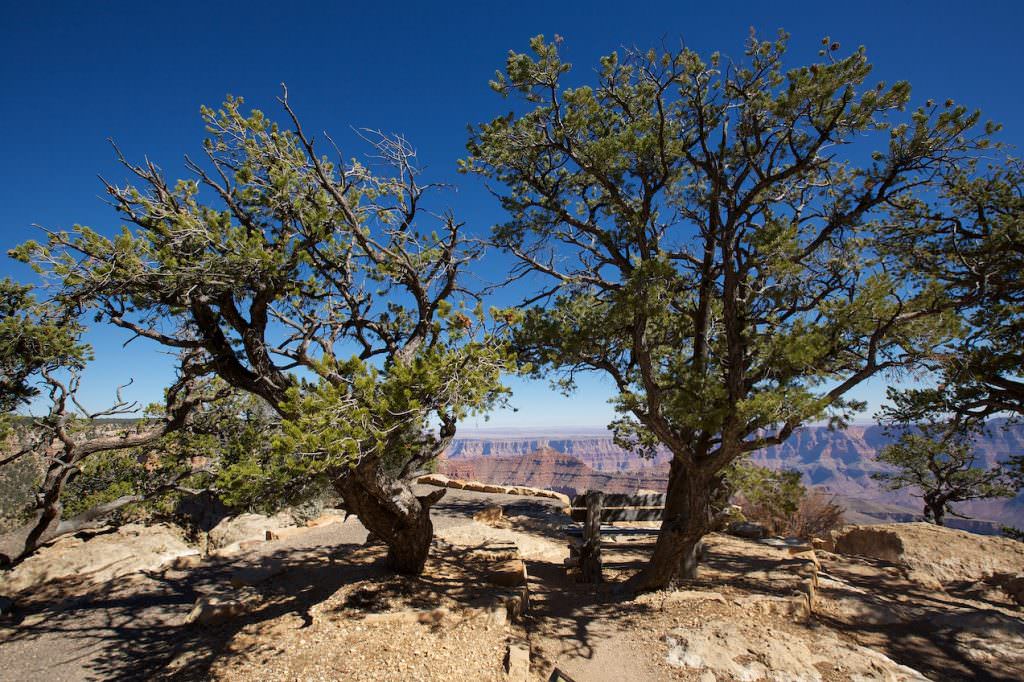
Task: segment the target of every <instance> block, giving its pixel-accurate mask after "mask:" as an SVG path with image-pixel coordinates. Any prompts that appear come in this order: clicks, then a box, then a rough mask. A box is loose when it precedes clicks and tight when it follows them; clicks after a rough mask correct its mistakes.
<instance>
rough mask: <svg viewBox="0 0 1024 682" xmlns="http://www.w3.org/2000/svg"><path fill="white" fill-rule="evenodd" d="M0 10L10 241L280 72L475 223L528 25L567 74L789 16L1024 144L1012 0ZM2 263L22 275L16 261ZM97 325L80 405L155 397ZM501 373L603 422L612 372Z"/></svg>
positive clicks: (96, 199)
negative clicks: (501, 93) (370, 136)
mask: <svg viewBox="0 0 1024 682" xmlns="http://www.w3.org/2000/svg"><path fill="white" fill-rule="evenodd" d="M2 16H3V20H2V22H0V83H2V84H3V87H2V90H0V129H2V130H3V131H4V135H5V139H4V141H3V147H2V150H3V151H2V153H0V234H2V239H3V245H4V247H5V248H9V247H11V246H13V245H15V244H17V243H20V242H21V241H24V240H25V239H29V238H32V237H38V231H37V230H35V229H34V228H33V227H32V225H33V224H34V223H38V224H41V225H45V226H47V227H51V228H63V227H70V226H71V225H72V224H74V223H81V224H86V225H90V226H92V227H94V228H97V229H100V230H104V231H107V230H111V229H115V228H116V227H117V226H118V222H117V219H116V216H115V215H114V213H113V211H112V210H111V209H110V208H109V207H108V206H106V205H105V204H104V203H103V201H102V199H101V198H100V195H101V194H102V187H101V185H100V183H99V181H98V180H97V178H96V176H97V175H98V174H101V175H104V176H105V177H107V178H108V179H110V180H111V181H114V182H119V181H122V180H124V171H123V170H122V169H121V168H119V167H118V166H117V165H116V163H115V162H114V159H113V156H112V153H111V150H110V147H109V146H108V144H107V142H106V139H107V138H108V137H112V138H114V139H116V141H117V142H118V144H119V145H120V146H121V148H122V149H123V150H124V151H125V153H126V154H127V155H128V156H129V158H133V159H140V158H141V157H142V156H143V155H148V156H149V157H150V158H151V159H153V160H154V161H157V162H158V163H159V164H160V165H161V166H162V167H163V168H164V169H165V170H166V171H167V172H168V174H169V175H178V174H182V166H181V159H182V156H183V155H184V154H185V153H195V152H196V151H198V150H199V143H200V141H201V138H202V136H203V130H202V125H201V123H200V122H199V119H198V108H199V105H200V104H217V103H219V102H220V101H221V100H222V99H223V96H224V95H225V94H226V93H232V94H235V95H242V96H244V97H245V98H246V100H247V102H248V103H249V104H252V105H253V106H256V107H258V108H261V109H264V110H265V111H267V112H268V113H271V114H272V115H274V116H277V115H278V114H277V110H276V109H275V103H274V98H275V97H276V96H277V95H278V94H279V84H280V83H281V82H287V84H288V87H289V90H290V93H291V99H292V102H293V104H294V106H295V107H296V108H297V110H298V111H299V113H300V114H301V116H302V117H303V120H304V125H305V126H306V128H307V129H308V130H313V131H319V130H324V129H326V130H329V131H332V132H333V133H334V134H335V135H336V136H337V137H340V138H341V139H345V137H344V136H345V135H346V134H349V133H350V132H351V128H352V127H356V128H358V127H371V128H380V129H382V130H385V131H391V132H399V133H402V134H404V135H405V136H406V137H408V139H410V140H411V141H412V142H413V143H414V145H415V146H416V147H417V148H418V150H419V153H420V159H421V161H422V162H423V163H425V164H426V165H427V166H428V169H429V172H430V175H431V179H434V180H439V181H450V182H453V183H455V184H456V185H457V190H456V191H453V192H452V193H451V195H450V196H449V197H448V199H447V203H449V204H450V205H451V207H452V208H454V209H455V210H456V211H457V213H458V215H459V216H460V217H461V219H463V220H465V221H466V222H467V224H468V225H469V226H470V228H471V229H472V230H475V231H479V232H480V233H481V234H483V233H486V231H487V230H488V229H489V227H490V226H491V225H492V224H494V223H495V222H497V221H500V220H501V219H502V215H501V212H500V210H499V208H498V206H497V205H496V202H495V201H494V200H493V199H492V198H491V197H490V196H489V195H488V194H487V193H486V192H485V191H484V189H483V187H482V184H481V183H480V182H479V181H478V180H476V179H474V178H466V177H463V176H459V175H457V174H456V172H455V163H456V160H457V159H458V158H460V157H461V156H463V155H464V153H465V149H464V145H465V141H466V126H467V125H468V124H471V123H477V122H480V121H484V120H489V119H490V118H492V117H494V116H495V115H498V114H501V113H504V112H505V111H507V109H508V108H509V104H508V103H507V102H505V101H503V100H502V99H501V98H500V97H498V96H497V95H495V94H494V93H492V92H491V91H490V89H489V88H488V87H487V81H488V79H490V78H492V77H493V74H494V71H495V69H497V68H499V67H500V66H501V65H502V64H503V61H504V57H505V54H506V52H507V51H508V50H509V49H517V50H520V51H522V50H524V49H526V46H527V41H528V39H529V38H530V36H533V35H535V34H537V33H544V34H545V35H548V36H551V35H553V34H555V33H558V34H560V35H562V36H563V37H564V39H565V42H564V43H563V55H564V57H565V58H566V59H567V60H569V61H571V62H573V63H574V64H575V65H576V67H577V76H581V75H585V74H588V73H590V71H591V69H592V67H593V65H595V64H596V63H597V59H598V57H599V56H600V55H602V54H606V53H607V52H610V51H611V50H614V49H616V48H617V47H619V46H622V45H636V46H640V47H647V46H650V45H655V44H658V43H660V42H661V41H662V40H667V41H670V42H675V41H676V40H677V39H678V38H680V37H682V38H683V39H685V41H686V42H687V43H688V44H689V45H690V46H691V47H693V48H695V49H697V50H699V51H701V52H704V53H708V52H711V51H714V50H720V51H722V52H723V53H726V54H733V55H738V54H740V52H741V49H742V45H743V41H744V40H745V38H746V37H747V34H748V31H749V28H750V27H751V26H753V27H754V28H755V29H757V31H758V32H759V33H760V34H761V35H764V36H773V35H774V34H775V32H776V30H777V29H778V28H780V27H781V28H785V29H786V30H787V31H789V32H790V33H791V34H792V39H791V50H790V54H789V58H790V59H791V60H792V63H793V64H797V63H799V62H800V61H804V60H809V59H813V58H814V57H815V56H816V53H817V49H818V47H819V40H820V38H821V37H822V36H824V35H830V36H832V38H833V39H835V40H838V41H840V42H841V43H842V45H843V47H844V49H845V48H853V47H855V46H856V45H860V44H863V45H866V46H867V47H868V54H869V57H870V59H871V60H872V61H873V63H874V64H875V76H876V77H877V78H879V79H884V80H888V81H893V80H897V79H906V80H909V81H910V82H911V83H912V84H913V87H914V100H915V101H916V102H923V101H924V100H926V99H928V98H934V99H937V100H944V99H946V98H949V97H952V98H954V99H955V100H957V101H958V102H962V103H964V104H967V105H969V106H972V107H978V108H980V109H981V110H982V111H983V113H984V114H985V117H986V118H990V119H993V120H996V121H1000V122H1002V123H1004V124H1005V126H1006V130H1005V133H1004V134H1003V136H1002V139H1003V140H1004V141H1006V142H1009V143H1011V144H1013V145H1016V146H1017V147H1018V148H1020V147H1021V146H1022V145H1021V143H1022V142H1024V122H1022V121H1021V120H1020V114H1019V112H1021V111H1024V87H1021V86H1022V82H1021V77H1020V69H1021V65H1022V63H1024V60H1022V57H1024V43H1022V42H1021V41H1020V39H1019V31H1020V27H1021V25H1022V23H1024V22H1022V20H1024V3H1019V2H1010V1H1007V2H982V1H976V2H970V3H952V2H949V3H947V2H934V1H933V2H892V1H891V0H890V1H889V2H884V3H882V2H860V3H822V2H813V3H812V2H808V3H804V2H778V3H767V2H763V1H761V2H721V3H706V2H705V3H694V2H681V1H676V2H644V3H621V2H620V3H606V2H585V3H584V2H580V3H571V2H560V3H551V2H506V3H493V4H491V3H483V2H475V3H454V2H453V3H444V4H442V3H429V4H428V3H402V2H387V3H358V4H357V3H340V2H338V3H322V4H318V3H307V2H301V1H297V0H293V1H291V2H287V3H265V2H260V1H250V2H245V3H212V2H207V3H192V2H176V3H173V4H172V3H140V2H137V1H136V2H131V3H124V2H91V3H83V2H24V3H14V2H6V3H4V7H3V15H2ZM0 270H2V272H0V275H3V274H11V275H13V276H14V277H16V278H18V279H22V280H24V281H31V279H32V277H33V275H32V273H30V272H28V271H27V270H26V269H25V268H23V267H21V266H19V265H17V264H14V263H10V262H3V263H0ZM481 274H483V275H484V276H486V273H481ZM89 338H90V341H92V342H93V344H94V345H95V347H96V352H97V361H96V362H95V364H94V365H93V366H92V367H91V368H90V370H89V374H88V375H87V381H86V384H85V390H84V398H85V401H86V403H87V404H90V405H92V406H96V407H99V406H101V405H102V404H104V403H105V402H106V401H107V399H108V398H109V397H112V394H113V386H114V384H116V383H119V382H123V381H126V380H128V379H129V378H131V379H134V385H133V387H132V389H131V390H132V393H131V394H132V395H133V396H134V397H136V398H138V399H140V400H142V401H148V400H152V399H155V398H157V397H158V396H159V395H160V390H161V388H162V387H163V386H164V385H165V384H166V383H167V381H168V379H169V366H170V362H169V360H168V359H167V358H166V357H164V356H162V355H160V353H159V349H158V348H156V347H154V346H152V345H147V344H145V343H142V342H135V343H132V344H130V345H128V346H127V347H123V346H122V344H123V343H124V341H125V340H126V339H127V336H126V335H125V334H124V333H123V332H121V331H119V330H111V329H98V330H96V331H94V332H93V333H91V334H90V337H89ZM511 383H512V387H513V389H514V390H515V392H516V397H515V399H514V401H513V404H514V405H515V406H516V407H517V408H518V410H519V411H518V412H515V413H513V412H509V411H505V412H501V413H498V414H495V415H494V416H493V418H492V420H491V422H490V425H493V426H522V427H530V426H555V425H569V424H571V425H600V424H604V423H606V422H607V421H608V419H609V417H610V415H611V411H610V409H609V407H608V406H607V404H606V400H607V397H608V395H609V394H610V391H611V388H610V385H609V384H608V383H607V382H605V381H601V380H599V379H596V378H595V379H593V380H589V381H583V382H581V386H580V390H579V392H578V393H577V394H576V395H574V396H573V397H572V398H563V397H561V396H559V395H558V394H556V393H553V392H552V391H551V390H550V389H549V387H548V386H547V384H546V383H544V382H528V381H521V380H514V381H512V382H511ZM884 388H885V380H884V379H878V380H875V381H873V382H871V383H870V384H869V385H867V386H865V387H864V388H863V389H862V390H860V391H859V392H858V394H857V396H856V397H860V398H864V399H867V400H869V402H870V403H871V404H872V406H873V407H874V406H876V405H877V404H878V402H879V400H880V396H881V395H883V394H884ZM872 409H873V408H872ZM473 425H481V426H482V425H484V422H483V420H482V419H480V420H474V421H473V422H472V423H471V424H469V426H473Z"/></svg>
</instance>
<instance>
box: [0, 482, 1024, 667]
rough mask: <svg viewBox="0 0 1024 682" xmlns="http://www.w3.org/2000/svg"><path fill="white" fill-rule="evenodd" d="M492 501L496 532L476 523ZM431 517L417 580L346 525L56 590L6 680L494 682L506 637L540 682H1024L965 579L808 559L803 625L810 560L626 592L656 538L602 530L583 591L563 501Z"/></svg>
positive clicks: (732, 560) (1003, 618) (25, 608)
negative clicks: (430, 537) (214, 616)
mask: <svg viewBox="0 0 1024 682" xmlns="http://www.w3.org/2000/svg"><path fill="white" fill-rule="evenodd" d="M490 504H500V505H502V506H503V507H504V518H503V519H501V520H500V521H497V522H493V523H492V524H490V525H487V524H484V523H480V522H477V521H474V520H473V516H474V515H475V514H477V513H478V512H480V511H481V510H483V509H484V508H485V507H487V506H488V505H490ZM434 518H435V526H436V535H437V537H438V539H439V542H438V543H437V547H436V550H435V551H434V552H433V554H432V557H431V560H430V564H429V566H428V570H427V572H426V573H425V574H424V576H422V577H420V578H416V579H409V578H398V577H395V576H391V575H389V574H387V573H386V572H385V571H384V570H383V566H382V565H381V558H382V556H383V550H382V549H381V548H380V547H373V546H364V545H363V541H364V539H365V530H363V529H362V527H361V526H360V525H359V524H358V522H356V521H355V520H354V519H349V520H348V521H347V522H345V523H336V524H332V525H329V526H324V527H322V528H317V529H314V530H310V531H307V532H303V533H301V534H299V535H296V536H291V537H287V538H285V539H282V540H278V541H273V542H267V543H262V544H260V545H259V546H258V547H256V548H253V549H251V550H250V551H247V552H245V553H242V554H240V555H236V556H231V557H223V558H220V559H217V560H215V561H208V562H203V563H202V564H200V565H198V566H188V565H181V566H179V567H174V566H173V565H171V566H170V567H165V568H163V569H161V570H151V571H146V572H142V573H137V574H134V575H131V576H122V577H120V578H118V579H117V580H114V581H108V582H106V583H102V584H99V585H97V584H94V583H91V582H89V581H88V580H87V578H86V577H80V578H77V579H70V580H65V581H62V582H59V583H54V584H52V585H51V586H50V587H49V588H48V589H46V590H41V591H39V592H38V593H37V594H35V595H34V596H33V597H31V598H27V597H26V598H21V599H19V600H18V602H19V607H20V609H21V615H20V617H21V619H22V620H21V622H20V623H18V624H16V625H10V624H9V625H8V627H6V628H5V629H3V630H0V660H2V661H3V663H4V665H3V666H0V680H25V679H40V680H42V679H45V680H55V681H60V680H106V679H118V680H122V679H128V680H133V679H160V678H171V679H191V680H205V679H219V680H230V681H235V680H256V679H259V680H268V681H269V680H307V679H308V680H317V679H323V680H334V679H353V680H359V679H366V680H371V679H374V680H376V679H389V680H451V679H474V680H477V679H480V680H500V679H505V675H504V672H503V666H502V659H503V657H504V654H505V649H506V641H507V640H508V639H509V638H510V637H514V638H524V639H526V640H527V641H528V642H529V645H530V648H531V671H530V674H531V676H532V677H533V679H537V680H549V679H556V678H553V677H552V676H553V675H554V673H555V672H556V671H558V672H559V673H561V674H562V675H563V679H572V680H575V681H576V682H585V681H586V682H610V681H612V680H615V681H619V680H634V679H635V680H701V682H710V680H711V679H712V678H713V679H715V680H718V681H719V682H724V681H726V680H732V679H760V678H759V677H756V675H759V674H760V673H759V672H758V671H764V670H767V669H768V668H772V667H773V666H775V667H777V668H778V669H779V672H778V673H772V674H771V675H769V676H768V677H772V676H774V679H811V680H813V679H820V680H823V681H825V682H833V681H838V680H847V679H866V680H872V679H877V680H886V679H891V680H902V679H906V680H910V679H922V678H921V677H920V676H916V673H914V671H918V672H919V673H921V674H923V676H924V677H926V678H929V679H934V680H946V679H958V680H1018V679H1024V660H1022V654H1021V652H1024V611H1022V609H1021V608H1020V607H1018V606H1016V605H1015V604H1014V603H1012V602H1011V601H1010V600H1009V599H1008V598H1007V597H1006V595H1005V594H1003V593H1001V592H1000V591H999V590H998V589H995V588H993V587H992V586H991V585H987V584H985V583H983V582H979V581H976V580H974V581H970V580H960V581H955V580H953V581H949V582H947V583H944V584H942V585H941V586H939V585H935V584H923V583H922V582H920V581H915V580H913V576H912V571H911V570H910V569H908V567H907V566H905V565H901V564H899V563H898V562H886V561H882V560H879V559H870V558H856V557H849V556H839V555H834V554H828V553H819V556H818V559H819V563H820V566H821V568H820V572H819V573H818V588H817V590H816V603H815V613H814V614H813V615H811V616H809V617H805V616H804V615H803V614H804V612H803V611H802V610H801V608H800V605H801V604H803V603H805V602H803V601H802V599H803V598H802V597H801V596H800V590H801V585H802V584H804V583H805V582H806V581H807V574H806V571H805V569H806V568H807V559H806V557H803V558H802V557H799V556H793V555H791V553H790V552H789V551H787V550H786V549H785V548H781V549H780V548H773V547H769V546H766V545H764V544H760V543H756V542H752V541H746V540H739V539H737V538H732V537H728V536H720V535H714V536H711V537H710V538H709V540H708V545H709V554H708V559H707V562H706V563H705V565H704V567H703V568H702V572H701V575H700V579H699V580H697V581H694V582H693V583H691V584H689V585H686V586H684V589H681V590H676V591H668V592H660V593H654V594H647V595H640V596H636V595H630V594H626V593H624V592H623V590H622V588H621V586H622V583H623V582H624V581H625V580H626V579H627V578H628V577H629V576H631V575H632V574H633V573H634V572H635V571H636V570H638V568H639V567H640V566H641V565H642V564H643V562H644V561H646V559H647V557H648V556H649V553H650V551H651V548H652V536H649V535H644V534H642V533H640V534H636V533H633V534H630V533H626V532H624V533H621V534H617V535H616V534H611V535H609V537H608V542H607V543H606V545H605V550H604V557H605V569H606V570H605V577H606V582H605V583H604V584H602V585H597V586H594V585H583V584H578V583H576V582H575V580H574V579H573V577H572V576H571V575H567V573H566V571H565V569H564V568H563V566H562V560H563V559H564V558H565V556H567V554H568V551H567V548H566V537H565V535H564V528H563V525H564V523H565V521H566V518H565V517H564V516H560V515H559V513H558V509H557V503H554V502H552V501H547V500H543V499H538V498H516V497H510V496H503V495H491V494H485V493H469V492H466V491H459V490H450V491H449V494H448V495H447V496H446V497H445V498H444V499H443V500H442V501H441V503H440V504H439V505H438V506H437V508H436V509H435V514H434ZM971 541H973V539H972V540H971ZM511 545H514V546H515V548H516V549H518V552H519V553H520V554H521V556H522V557H523V558H524V559H525V561H526V565H527V568H528V572H529V590H530V609H529V611H528V613H527V615H526V617H525V618H523V619H522V620H521V622H519V623H517V624H508V623H502V622H501V619H500V618H496V617H495V610H494V608H493V605H494V603H495V602H494V599H495V595H496V594H498V593H499V592H500V591H498V592H496V591H495V589H494V588H493V587H491V586H489V585H488V584H487V580H486V579H485V577H484V576H483V573H484V572H485V571H486V570H488V566H489V565H490V563H489V562H492V561H493V560H494V558H495V557H494V556H490V555H488V554H487V552H486V550H487V549H488V548H495V547H499V548H501V547H506V548H507V547H509V546H511ZM501 551H504V550H501ZM232 583H234V585H233V584H232ZM246 590H248V591H255V593H256V594H255V597H254V602H253V603H254V604H255V606H254V607H253V608H252V609H251V611H250V612H249V613H248V614H247V615H245V616H241V617H237V618H234V619H231V620H228V621H227V622H225V623H223V624H221V625H215V626H198V625H183V624H182V623H183V621H184V619H185V617H186V615H187V614H188V612H189V611H190V609H191V608H192V605H193V603H194V602H195V601H196V599H197V598H199V597H202V596H203V595H211V594H234V593H238V592H239V591H246ZM908 669H909V670H910V672H907V670H908ZM787 671H788V672H787ZM752 675H754V677H752ZM780 675H781V676H780ZM761 677H765V675H761Z"/></svg>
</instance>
